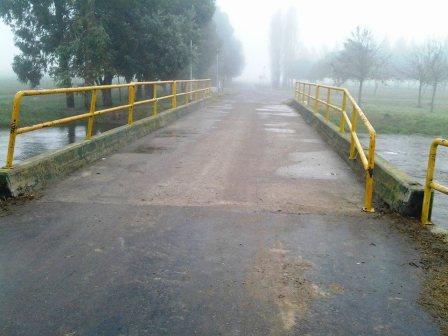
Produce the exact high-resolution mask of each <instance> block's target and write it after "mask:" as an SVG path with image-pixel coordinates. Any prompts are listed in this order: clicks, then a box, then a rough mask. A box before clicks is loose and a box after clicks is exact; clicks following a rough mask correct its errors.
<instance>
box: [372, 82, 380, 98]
mask: <svg viewBox="0 0 448 336" xmlns="http://www.w3.org/2000/svg"><path fill="white" fill-rule="evenodd" d="M378 86H379V84H378V81H375V90H374V92H373V94H374V95H375V96H376V93H377V92H378Z"/></svg>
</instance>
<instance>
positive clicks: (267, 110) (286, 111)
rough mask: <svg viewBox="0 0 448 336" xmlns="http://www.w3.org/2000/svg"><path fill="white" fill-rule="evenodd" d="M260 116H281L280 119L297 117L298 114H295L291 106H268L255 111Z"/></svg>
mask: <svg viewBox="0 0 448 336" xmlns="http://www.w3.org/2000/svg"><path fill="white" fill-rule="evenodd" d="M255 110H256V111H257V112H258V115H261V116H264V117H266V116H279V117H297V113H295V112H294V110H293V109H291V108H290V107H289V106H286V105H266V106H263V107H260V108H257V109H255Z"/></svg>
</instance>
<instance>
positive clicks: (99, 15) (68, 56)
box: [0, 0, 215, 105]
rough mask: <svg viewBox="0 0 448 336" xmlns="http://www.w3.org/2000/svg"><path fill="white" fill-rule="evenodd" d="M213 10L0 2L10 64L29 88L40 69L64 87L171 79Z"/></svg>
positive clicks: (124, 0)
mask: <svg viewBox="0 0 448 336" xmlns="http://www.w3.org/2000/svg"><path fill="white" fill-rule="evenodd" d="M214 10H215V1H214V0H191V1H184V0H165V1H161V0H114V1H110V0H2V1H1V2H0V17H2V18H3V19H4V20H5V22H6V23H7V24H9V25H10V26H11V27H12V29H13V31H14V33H15V35H16V44H17V45H18V47H19V49H20V50H21V53H22V54H21V55H19V56H18V57H17V58H16V60H15V63H14V69H15V70H16V72H17V74H18V75H19V78H20V79H21V80H23V81H27V82H29V83H31V84H32V85H34V86H36V85H37V83H38V82H39V81H40V79H41V78H42V76H43V74H44V73H50V74H51V75H52V76H53V78H54V79H55V80H56V81H57V82H58V84H59V85H60V86H71V80H72V78H74V77H79V78H82V79H84V82H85V84H86V85H93V84H111V83H112V80H113V78H114V77H115V76H123V77H125V79H126V80H127V81H131V80H132V79H133V78H137V79H139V80H151V79H167V78H169V77H171V78H172V77H175V76H176V75H177V74H179V73H180V72H181V71H182V70H183V69H184V68H185V67H186V66H187V64H189V63H190V62H189V61H190V60H191V57H192V55H191V53H190V46H189V42H190V40H191V39H193V40H196V41H199V39H200V31H201V29H202V28H203V27H204V26H205V25H206V24H207V23H208V22H209V21H210V20H211V18H212V15H213V13H214ZM68 97H69V96H68ZM71 98H73V96H71ZM103 103H104V105H112V96H111V93H110V90H104V91H103ZM67 104H68V105H69V100H67Z"/></svg>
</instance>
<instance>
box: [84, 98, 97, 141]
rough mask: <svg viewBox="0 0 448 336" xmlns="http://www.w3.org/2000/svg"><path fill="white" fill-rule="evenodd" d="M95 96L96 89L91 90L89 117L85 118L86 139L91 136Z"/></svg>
mask: <svg viewBox="0 0 448 336" xmlns="http://www.w3.org/2000/svg"><path fill="white" fill-rule="evenodd" d="M96 96H97V90H93V91H92V97H91V98H90V110H89V113H90V117H89V119H88V120H87V130H86V139H91V138H92V136H93V123H94V120H95V109H96Z"/></svg>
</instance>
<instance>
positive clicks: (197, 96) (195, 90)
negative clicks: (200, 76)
mask: <svg viewBox="0 0 448 336" xmlns="http://www.w3.org/2000/svg"><path fill="white" fill-rule="evenodd" d="M193 87H194V95H193V99H194V101H197V100H198V99H199V92H198V88H199V82H194V84H193Z"/></svg>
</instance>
